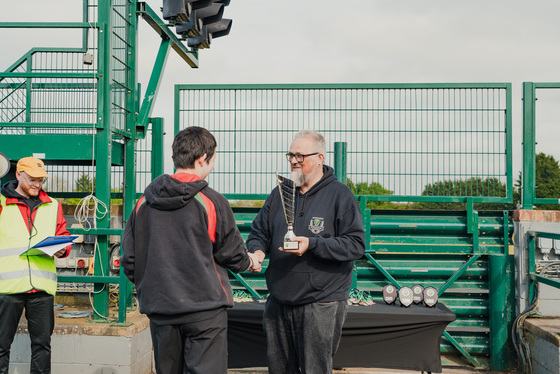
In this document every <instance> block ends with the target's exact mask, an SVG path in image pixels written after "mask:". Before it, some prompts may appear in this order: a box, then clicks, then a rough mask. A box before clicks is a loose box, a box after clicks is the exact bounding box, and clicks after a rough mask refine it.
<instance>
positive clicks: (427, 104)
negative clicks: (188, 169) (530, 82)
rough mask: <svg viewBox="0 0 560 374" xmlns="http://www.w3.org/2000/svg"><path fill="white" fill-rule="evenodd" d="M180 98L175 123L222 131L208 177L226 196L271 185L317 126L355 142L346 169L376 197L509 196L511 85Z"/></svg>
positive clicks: (221, 90)
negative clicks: (295, 141)
mask: <svg viewBox="0 0 560 374" xmlns="http://www.w3.org/2000/svg"><path fill="white" fill-rule="evenodd" d="M176 103H177V105H176V117H175V121H176V123H175V130H176V131H178V130H179V129H182V128H184V127H186V126H189V125H198V126H203V127H206V128H208V129H210V130H212V132H213V133H214V134H215V135H216V137H217V140H218V153H217V164H216V168H215V171H214V172H213V174H212V175H211V176H210V183H211V184H212V185H213V186H215V187H216V188H217V189H218V190H219V191H222V192H224V193H226V194H256V195H261V194H266V193H268V191H270V189H271V188H272V187H273V186H274V178H273V174H274V172H275V171H278V172H287V170H288V163H287V162H286V160H285V158H284V156H283V154H284V153H285V152H286V151H287V147H288V146H289V143H290V141H291V138H292V137H293V135H294V134H295V132H297V131H298V130H301V129H304V128H309V129H315V130H318V131H320V132H321V133H323V134H324V136H325V138H326V140H327V144H329V145H332V144H334V143H335V142H345V143H347V145H348V147H347V148H348V154H347V168H348V171H347V177H348V178H349V179H350V180H351V181H352V182H353V183H355V184H360V186H362V187H363V190H362V191H359V193H360V194H364V195H371V196H370V197H369V199H370V200H377V201H379V200H389V201H399V200H404V201H429V200H434V201H452V202H457V201H462V202H464V201H466V199H467V197H472V198H474V199H475V201H487V202H507V201H511V196H512V190H513V188H512V185H513V183H512V172H511V167H512V166H511V159H512V158H511V157H512V154H511V149H512V147H511V111H508V110H507V109H508V108H511V85H510V84H508V83H502V84H353V85H352V84H331V85H328V84H312V85H177V86H176ZM328 153H329V154H328V156H327V161H326V163H327V164H330V165H333V164H334V159H333V151H332V150H331V151H330V152H328ZM386 195H390V196H386Z"/></svg>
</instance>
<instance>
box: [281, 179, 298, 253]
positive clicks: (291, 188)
mask: <svg viewBox="0 0 560 374" xmlns="http://www.w3.org/2000/svg"><path fill="white" fill-rule="evenodd" d="M276 183H278V192H279V193H280V199H281V200H282V208H283V209H284V217H286V224H287V225H288V232H286V235H284V249H298V248H299V242H293V241H291V238H293V237H294V236H296V234H294V216H295V207H294V202H295V198H296V186H295V184H294V182H293V181H292V180H291V179H288V178H285V177H283V176H281V175H278V173H276Z"/></svg>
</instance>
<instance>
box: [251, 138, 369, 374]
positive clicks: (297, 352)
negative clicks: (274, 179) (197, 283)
mask: <svg viewBox="0 0 560 374" xmlns="http://www.w3.org/2000/svg"><path fill="white" fill-rule="evenodd" d="M325 154H326V142H325V139H324V137H323V136H322V135H321V134H319V133H318V132H316V131H311V130H303V131H300V132H298V133H297V134H296V135H295V137H294V139H293V141H292V144H291V145H290V150H289V152H288V153H286V158H287V160H288V162H289V163H290V170H291V173H290V179H291V180H292V181H294V184H295V186H296V192H295V208H294V211H295V219H294V225H293V226H294V227H293V231H294V233H295V235H296V236H295V237H293V238H292V239H291V240H292V241H296V242H298V248H297V249H284V247H283V240H284V235H285V234H286V231H287V224H286V219H285V216H284V210H283V208H282V203H281V198H280V194H279V191H278V188H276V189H274V190H273V191H272V193H271V194H270V195H269V196H268V198H267V200H266V202H265V204H264V206H263V207H262V209H261V210H260V211H259V214H258V215H257V217H256V218H255V220H254V221H253V224H252V226H251V233H250V235H249V238H248V239H247V248H248V250H249V252H253V253H255V254H256V255H258V256H259V261H260V262H261V263H262V261H263V260H264V258H265V257H266V255H268V256H269V265H268V268H267V270H266V273H265V275H266V283H267V287H268V290H269V292H270V297H269V298H268V300H267V302H266V305H265V310H264V315H263V327H264V331H265V335H266V341H267V360H268V369H269V373H271V374H290V373H307V374H310V373H317V374H325V373H331V372H332V357H333V356H334V354H335V353H336V350H337V348H338V344H339V342H340V338H341V335H342V325H343V323H344V320H345V318H346V312H347V308H348V306H347V301H348V296H349V289H350V287H351V285H352V269H353V264H354V260H357V259H359V258H360V257H362V256H363V254H364V253H365V232H364V227H363V223H362V216H361V213H360V208H359V206H358V203H357V201H356V198H355V197H354V195H353V194H352V192H351V191H350V189H349V188H348V187H347V186H345V185H344V184H343V183H341V182H339V181H338V180H337V179H336V177H335V176H334V171H333V169H332V168H331V167H329V166H326V165H324V161H325Z"/></svg>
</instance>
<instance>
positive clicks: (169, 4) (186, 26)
mask: <svg viewBox="0 0 560 374" xmlns="http://www.w3.org/2000/svg"><path fill="white" fill-rule="evenodd" d="M229 3H230V0H163V7H162V11H163V19H165V20H166V21H169V24H170V25H173V26H175V32H176V33H177V34H178V35H180V36H181V37H183V38H185V39H186V40H187V45H188V46H189V47H190V48H195V49H202V48H210V43H211V42H212V39H215V38H219V37H222V36H225V35H228V34H229V32H230V30H231V25H232V22H233V21H232V20H231V19H227V18H222V16H223V14H224V8H225V7H226V6H227V5H229Z"/></svg>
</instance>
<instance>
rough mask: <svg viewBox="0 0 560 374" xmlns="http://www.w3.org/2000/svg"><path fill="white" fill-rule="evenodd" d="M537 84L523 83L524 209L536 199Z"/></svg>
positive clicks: (528, 207) (531, 207)
mask: <svg viewBox="0 0 560 374" xmlns="http://www.w3.org/2000/svg"><path fill="white" fill-rule="evenodd" d="M535 101H536V97H535V83H533V82H523V193H522V194H521V197H522V200H523V201H522V205H523V209H533V203H534V198H535V162H536V160H535V159H536V156H535Z"/></svg>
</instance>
